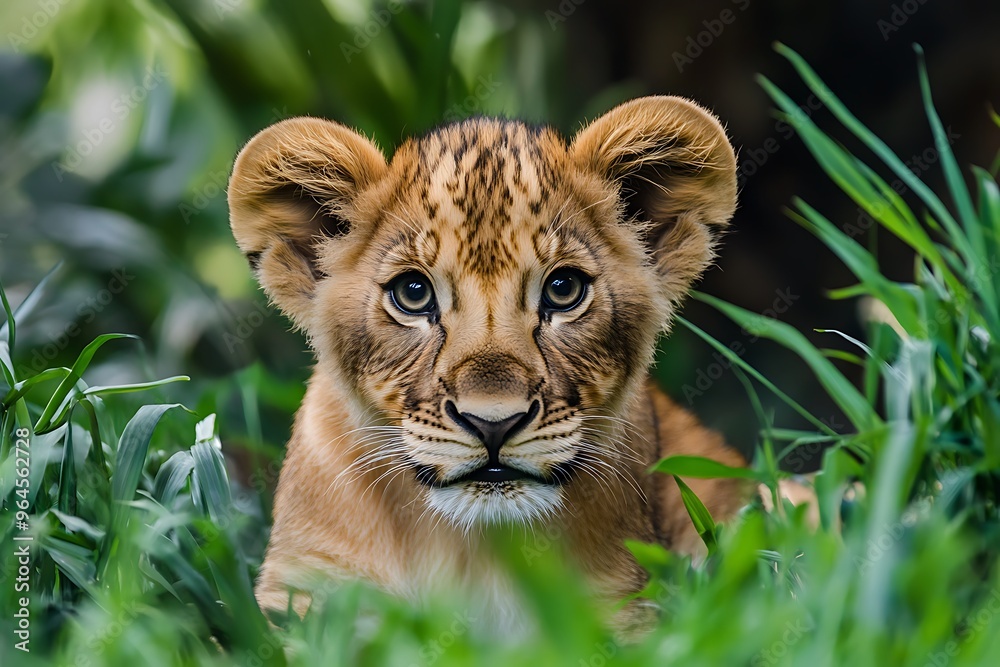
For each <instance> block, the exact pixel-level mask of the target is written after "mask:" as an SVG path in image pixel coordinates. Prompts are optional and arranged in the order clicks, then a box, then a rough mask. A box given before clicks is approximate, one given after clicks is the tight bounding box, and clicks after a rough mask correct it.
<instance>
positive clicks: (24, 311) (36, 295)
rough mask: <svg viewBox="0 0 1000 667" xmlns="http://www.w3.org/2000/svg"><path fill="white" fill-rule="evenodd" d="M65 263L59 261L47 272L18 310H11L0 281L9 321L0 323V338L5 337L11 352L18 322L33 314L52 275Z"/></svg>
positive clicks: (0, 289) (2, 298)
mask: <svg viewBox="0 0 1000 667" xmlns="http://www.w3.org/2000/svg"><path fill="white" fill-rule="evenodd" d="M62 267H63V263H62V262H59V263H57V264H56V265H55V266H53V267H52V268H51V269H49V272H48V273H46V274H45V275H44V276H43V277H42V279H41V280H39V281H38V284H37V285H35V286H34V288H32V290H31V291H30V292H28V296H26V297H24V301H22V302H21V304H20V305H19V306H18V307H17V309H16V310H11V307H10V303H9V302H8V301H7V294H6V292H5V291H4V289H3V283H0V301H2V302H3V308H4V311H5V312H6V313H7V321H6V322H4V323H2V324H0V338H3V339H4V340H6V342H7V347H8V349H10V351H11V353H12V354H13V352H14V338H15V334H16V333H17V322H18V321H22V322H23V321H24V318H25V317H27V316H28V315H30V314H31V311H33V310H34V309H35V307H36V306H37V305H38V304H39V303H40V302H41V300H42V296H44V294H45V288H46V287H47V286H48V284H49V281H50V280H52V277H53V276H55V275H56V274H57V273H59V270H60V269H62Z"/></svg>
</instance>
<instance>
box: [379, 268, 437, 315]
mask: <svg viewBox="0 0 1000 667" xmlns="http://www.w3.org/2000/svg"><path fill="white" fill-rule="evenodd" d="M389 297H390V298H391V299H392V303H393V304H394V305H395V306H396V308H399V309H400V310H401V311H403V312H404V313H406V314H407V315H430V314H431V313H433V312H434V311H435V310H436V309H437V303H436V302H435V301H434V290H433V289H432V288H431V281H430V279H429V278H427V277H426V276H424V275H423V274H422V273H418V272H417V271H407V272H406V273H404V274H401V275H399V276H397V277H396V278H394V279H393V281H392V282H391V283H389Z"/></svg>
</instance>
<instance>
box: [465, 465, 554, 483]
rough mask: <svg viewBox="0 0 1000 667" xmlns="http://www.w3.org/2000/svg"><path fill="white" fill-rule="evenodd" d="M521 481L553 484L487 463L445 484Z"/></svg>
mask: <svg viewBox="0 0 1000 667" xmlns="http://www.w3.org/2000/svg"><path fill="white" fill-rule="evenodd" d="M523 480H530V481H533V482H538V483H539V484H552V483H553V482H552V481H549V480H546V479H543V478H541V477H538V476H537V475H532V474H530V473H527V472H525V471H523V470H520V469H518V468H512V467H511V466H506V465H503V464H502V463H501V464H496V463H487V464H486V465H484V466H482V467H479V468H476V469H475V470H473V471H472V472H467V473H465V474H464V475H462V476H461V477H458V478H456V479H454V480H452V481H451V482H448V483H447V484H448V485H449V486H450V485H452V484H461V483H462V482H487V483H491V484H500V483H502V482H519V481H523Z"/></svg>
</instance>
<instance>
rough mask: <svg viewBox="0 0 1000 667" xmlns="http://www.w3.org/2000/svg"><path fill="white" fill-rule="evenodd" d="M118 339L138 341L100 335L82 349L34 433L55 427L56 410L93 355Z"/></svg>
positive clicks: (47, 406)
mask: <svg viewBox="0 0 1000 667" xmlns="http://www.w3.org/2000/svg"><path fill="white" fill-rule="evenodd" d="M120 338H131V339H134V340H138V337H137V336H133V335H132V334H102V335H100V336H98V337H97V338H95V339H94V340H93V341H91V343H90V344H89V345H87V347H85V348H83V351H82V352H81V353H80V356H78V357H77V358H76V361H75V362H73V368H72V369H70V373H69V375H68V376H66V378H65V379H64V380H63V381H62V382H61V383H60V384H59V386H58V387H57V388H56V390H55V391H54V392H53V393H52V397H51V398H50V399H49V402H48V403H47V404H46V405H45V409H44V410H42V414H41V415H39V417H38V421H37V422H35V432H36V433H45V432H46V431H47V430H50V429H52V428H54V427H55V425H56V424H54V423H53V417H55V415H56V412H57V410H58V409H59V408H60V407H62V403H63V400H64V399H65V398H66V397H67V396H68V395H69V393H70V391H71V390H72V389H73V387H74V386H75V385H76V383H77V381H79V380H80V378H81V377H82V376H83V372H84V371H85V370H87V366H89V365H90V362H91V360H93V358H94V355H95V354H97V351H98V350H99V349H101V346H103V345H104V344H105V343H107V342H108V341H111V340H118V339H120Z"/></svg>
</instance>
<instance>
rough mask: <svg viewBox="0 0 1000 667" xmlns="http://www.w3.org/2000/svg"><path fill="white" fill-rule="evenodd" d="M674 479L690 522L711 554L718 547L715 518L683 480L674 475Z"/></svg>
mask: <svg viewBox="0 0 1000 667" xmlns="http://www.w3.org/2000/svg"><path fill="white" fill-rule="evenodd" d="M674 481H675V482H677V487H678V488H679V489H680V490H681V500H682V501H683V502H684V508H685V509H687V512H688V514H689V515H690V516H691V522H692V523H693V524H694V528H695V530H697V531H698V535H700V536H701V539H702V541H703V542H704V543H705V546H706V547H708V554H709V555H712V554H713V553H715V550H716V548H717V547H718V539H717V536H716V530H715V520H714V519H712V514H711V512H709V511H708V508H707V507H705V504H704V503H703V502H701V499H700V498H698V496H697V495H696V494H695V492H694V491H692V490H691V488H690V487H689V486H688V485H687V484H685V483H684V480H682V479H681V478H680V477H678V476H677V475H674Z"/></svg>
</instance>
